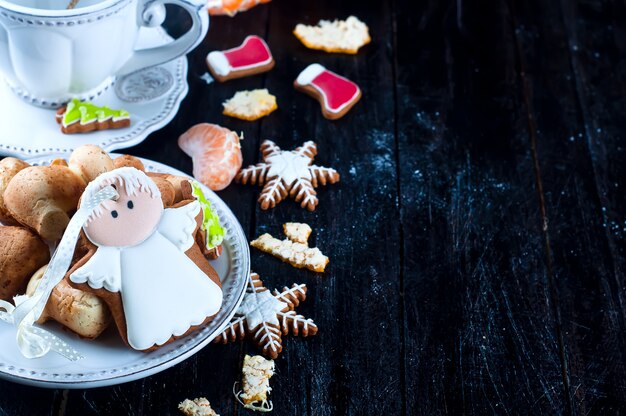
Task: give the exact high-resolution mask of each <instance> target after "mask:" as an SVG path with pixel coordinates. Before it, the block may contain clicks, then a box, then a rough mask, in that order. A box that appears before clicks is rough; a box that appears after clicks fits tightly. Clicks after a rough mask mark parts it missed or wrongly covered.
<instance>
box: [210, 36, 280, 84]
mask: <svg viewBox="0 0 626 416" xmlns="http://www.w3.org/2000/svg"><path fill="white" fill-rule="evenodd" d="M206 63H207V66H208V67H209V71H210V72H211V75H213V77H214V78H215V79H216V80H218V81H219V82H224V81H228V80H229V79H235V78H242V77H247V76H250V75H256V74H261V73H263V72H267V71H269V70H270V69H272V68H274V58H273V57H272V52H270V48H269V46H267V43H265V41H264V40H263V39H261V38H260V37H258V36H254V35H252V36H248V37H247V38H245V39H244V41H243V43H242V44H241V45H239V46H237V47H236V48H232V49H228V50H225V51H213V52H211V53H209V54H208V55H207V58H206Z"/></svg>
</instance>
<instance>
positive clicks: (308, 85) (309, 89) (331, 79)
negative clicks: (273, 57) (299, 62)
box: [293, 64, 361, 120]
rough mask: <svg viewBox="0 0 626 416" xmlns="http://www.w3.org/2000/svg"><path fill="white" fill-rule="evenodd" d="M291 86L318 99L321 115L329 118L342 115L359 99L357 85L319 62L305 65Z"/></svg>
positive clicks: (337, 117)
mask: <svg viewBox="0 0 626 416" xmlns="http://www.w3.org/2000/svg"><path fill="white" fill-rule="evenodd" d="M293 86H294V87H295V88H296V89H297V90H298V91H302V92H303V93H305V94H307V95H310V96H311V97H313V98H315V99H316V100H317V101H319V103H320V105H321V106H322V115H323V116H324V117H325V118H327V119H329V120H337V119H339V118H341V117H343V116H344V115H346V113H347V112H348V111H350V109H351V108H352V107H354V105H355V104H356V103H357V102H358V101H359V100H360V99H361V89H360V88H359V86H358V85H356V84H355V83H354V82H352V81H350V80H349V79H347V78H344V77H342V76H341V75H338V74H335V73H334V72H332V71H329V70H327V69H326V68H324V67H323V66H322V65H320V64H311V65H309V66H307V67H306V68H305V69H304V71H302V72H301V73H300V75H298V78H296V80H295V81H294V83H293Z"/></svg>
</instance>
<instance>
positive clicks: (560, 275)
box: [0, 0, 626, 416]
mask: <svg viewBox="0 0 626 416" xmlns="http://www.w3.org/2000/svg"><path fill="white" fill-rule="evenodd" d="M350 14H354V15H356V16H358V17H359V18H361V19H362V20H364V21H365V22H366V23H367V24H368V25H369V27H370V30H371V34H372V38H373V42H372V44H370V45H368V46H367V47H365V48H364V49H363V50H362V51H361V52H360V53H359V54H358V55H357V56H347V55H329V54H325V53H322V52H316V51H311V50H308V49H305V48H304V47H303V46H302V45H301V44H300V43H299V42H298V41H297V40H296V38H295V37H294V36H293V35H292V34H291V30H292V29H293V27H294V26H295V25H296V23H298V22H308V23H314V22H317V21H318V19H320V18H335V17H339V18H345V17H347V16H348V15H350ZM181 21H182V20H181ZM182 26H184V24H181V28H182ZM181 28H177V25H173V26H171V30H172V31H173V32H177V30H180V29H181ZM247 34H259V35H261V36H263V37H264V38H266V39H267V41H268V42H269V44H270V46H271V49H272V51H273V53H274V56H275V58H276V61H277V65H276V68H275V69H274V70H273V71H272V72H270V73H268V74H265V75H260V76H255V77H250V78H245V79H241V80H236V81H231V82H228V83H225V84H219V83H213V84H210V85H207V84H205V83H204V82H203V81H202V80H201V79H200V76H201V75H202V74H203V73H205V72H206V67H205V64H204V58H205V56H206V54H207V53H208V52H209V51H211V50H214V49H224V48H227V47H231V46H234V45H236V44H238V43H239V42H240V41H241V40H242V39H243V38H244V36H245V35H247ZM312 62H320V63H322V64H324V65H326V66H327V67H328V68H330V69H333V70H335V71H337V72H339V73H341V74H344V75H346V76H347V77H349V78H350V79H352V80H354V81H356V82H357V83H358V84H359V85H360V86H361V88H362V90H363V93H364V96H363V99H362V101H361V102H360V103H359V104H357V106H356V107H355V108H354V109H353V110H352V111H351V112H350V113H349V114H348V115H347V116H346V117H344V118H343V119H341V120H339V121H328V120H326V119H324V118H323V117H322V116H321V113H320V110H319V106H318V104H317V102H315V101H313V100H312V99H310V98H309V97H307V96H305V95H303V94H301V93H299V92H297V91H295V90H294V89H293V87H292V81H293V79H294V78H295V77H296V75H297V74H298V73H299V71H300V70H301V69H303V68H304V67H305V66H306V65H307V64H309V63H312ZM189 64H190V65H189V77H188V79H189V86H190V90H189V94H188V96H187V98H186V99H185V101H184V102H183V104H182V106H181V108H180V111H179V114H178V116H177V117H176V118H175V120H174V121H172V122H171V123H170V124H169V125H168V126H167V127H165V128H164V129H162V130H161V131H159V132H157V133H154V134H152V135H151V136H150V137H149V138H148V140H146V141H145V142H144V143H143V144H141V145H140V146H137V147H134V148H131V149H128V153H130V154H133V155H138V156H143V157H147V158H150V159H154V160H158V161H160V162H164V163H167V164H169V165H171V166H174V167H176V168H180V169H182V170H184V171H186V172H191V166H192V165H191V161H190V159H189V158H188V157H187V156H185V155H184V154H183V153H182V152H181V151H180V150H179V148H178V146H177V143H176V139H177V138H178V136H179V135H180V134H181V133H182V132H184V131H185V130H186V129H187V128H188V127H190V126H191V125H193V124H195V123H199V122H207V121H208V122H214V123H219V124H221V125H224V126H227V127H229V128H231V129H233V130H236V131H243V132H244V135H245V140H244V141H243V144H242V147H243V154H244V163H245V164H249V163H254V162H256V161H257V160H258V158H259V154H258V149H259V144H260V142H261V140H263V139H266V138H270V139H273V140H275V141H276V142H277V143H278V144H279V145H280V146H282V147H284V148H291V147H295V146H297V145H299V144H300V143H302V142H303V141H305V140H309V139H313V140H315V141H316V142H317V143H318V146H319V151H320V155H319V157H318V161H319V163H321V164H325V165H328V166H334V167H335V168H336V169H338V170H339V171H340V172H341V174H342V179H341V183H340V184H338V185H333V186H330V187H327V188H323V189H321V190H320V191H319V196H320V205H319V207H318V209H317V211H316V212H314V213H309V212H306V211H304V210H302V209H300V208H299V207H298V206H297V205H296V204H295V203H294V202H293V201H285V202H283V203H282V204H280V205H279V206H278V207H277V208H276V209H273V210H271V211H261V210H260V209H259V207H258V205H257V204H256V202H255V200H256V198H257V196H258V193H259V190H258V188H255V187H248V186H240V185H231V186H230V187H229V188H228V189H227V190H225V191H223V192H220V193H219V195H220V196H221V197H222V198H223V199H224V200H225V201H226V202H227V203H228V204H229V205H230V206H231V208H232V209H233V211H234V212H235V214H236V215H237V217H238V218H239V221H240V222H241V224H242V226H243V228H244V230H245V231H246V233H247V234H248V237H250V238H254V237H255V236H258V235H259V234H261V233H263V232H270V233H272V234H274V235H280V233H281V232H280V229H281V224H282V223H284V222H286V221H303V222H307V223H309V224H311V225H312V227H313V228H314V234H313V236H314V237H313V243H314V244H316V245H317V246H319V247H320V248H321V249H322V250H323V251H324V252H326V253H327V254H329V255H330V257H331V263H330V267H329V268H328V270H327V273H325V274H323V275H321V274H314V273H311V272H306V271H302V270H296V269H293V268H291V267H289V266H288V265H286V264H283V263H281V262H279V261H278V260H276V259H274V258H272V257H270V256H268V255H265V254H261V253H259V252H258V251H256V250H254V251H252V264H253V267H254V270H255V271H257V272H258V273H259V274H260V275H261V276H262V278H263V279H264V281H265V282H266V283H267V285H268V286H269V287H276V286H281V285H285V284H291V283H294V282H303V283H307V284H308V285H309V290H310V291H309V294H310V297H309V299H308V300H307V301H306V302H304V303H303V304H302V305H301V306H300V308H299V311H300V312H301V313H303V314H304V315H306V316H308V317H311V318H313V319H314V320H315V321H316V323H317V324H318V325H319V327H320V331H319V334H318V335H317V336H316V337H314V338H309V339H302V338H292V337H286V339H285V345H284V347H285V349H284V352H283V353H282V355H281V356H280V358H279V359H278V360H277V362H276V366H277V370H278V373H277V375H276V376H275V377H274V378H273V379H272V381H271V384H272V387H273V392H272V400H273V402H274V407H275V410H274V412H273V414H274V415H276V416H278V415H307V414H314V415H344V414H350V415H357V414H367V415H398V414H407V415H413V414H424V415H434V414H450V415H458V414H475V415H483V414H502V415H508V414H533V415H540V414H577V415H578V414H580V415H583V414H585V415H586V414H595V415H612V414H623V412H624V410H626V336H625V334H626V281H625V276H624V270H625V268H626V253H625V244H624V240H625V237H626V210H625V208H624V207H625V206H626V198H625V192H624V187H625V186H626V181H625V176H626V168H625V162H626V155H625V146H626V142H625V140H624V136H625V135H626V133H625V132H624V125H625V120H626V3H625V2H624V1H623V0H622V1H618V0H615V1H612V0H598V1H590V0H572V1H567V0H553V1H545V0H526V1H515V0H509V1H507V0H495V1H490V2H487V1H476V2H469V1H468V2H464V1H462V0H457V1H454V0H453V1H450V0H429V1H399V0H398V1H371V2H362V1H356V0H316V1H304V0H301V1H289V0H274V1H273V2H272V3H271V4H270V5H267V6H260V7H257V8H256V9H254V10H252V11H249V12H247V13H243V14H240V15H238V16H236V17H235V18H233V19H231V18H228V17H220V18H214V19H212V22H211V28H210V30H209V34H208V36H207V38H206V40H205V41H204V42H203V43H202V44H201V46H200V47H199V48H198V49H197V50H196V51H194V52H193V53H192V54H191V55H190V57H189ZM259 87H265V88H268V89H269V90H270V91H271V92H272V93H274V94H275V95H276V96H277V97H278V103H279V107H280V109H279V110H278V111H276V112H275V113H273V114H272V115H271V116H269V117H267V118H264V119H262V120H261V121H258V122H254V123H250V122H240V121H237V120H234V119H231V118H227V117H225V116H222V115H221V103H222V101H223V100H224V99H226V98H228V97H230V96H232V95H233V93H234V92H235V91H237V90H242V89H252V88H259ZM255 351H256V350H255V348H254V347H253V346H252V345H251V344H249V343H241V344H240V343H236V344H231V345H227V346H222V345H210V346H208V347H207V348H205V349H204V350H203V351H201V352H200V353H198V354H196V355H195V356H194V357H192V358H190V359H188V360H186V361H185V362H183V363H181V364H179V365H177V366H175V367H174V368H172V369H170V370H167V371H164V372H162V373H160V374H158V375H155V376H152V377H148V378H146V379H144V380H141V381H136V382H132V383H128V384H124V385H120V386H116V387H111V388H100V389H93V390H45V389H39V388H30V387H23V386H19V385H15V384H12V383H8V382H4V381H2V382H0V415H3V416H4V415H46V414H49V415H92V414H94V415H95V414H111V415H126V414H128V415H131V414H132V415H143V414H145V415H166V414H177V410H176V406H177V404H178V403H179V402H180V401H182V400H183V399H185V398H194V397H198V396H206V397H207V398H209V400H210V401H211V403H213V405H214V407H215V408H216V410H217V411H218V412H219V413H220V414H222V415H232V414H248V411H246V410H243V408H242V407H241V406H240V405H239V404H238V403H237V402H236V401H235V399H234V397H233V395H232V393H231V391H232V385H233V382H234V381H235V380H238V379H239V377H240V370H241V363H242V358H243V355H244V354H246V353H254V352H255Z"/></svg>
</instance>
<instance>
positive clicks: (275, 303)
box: [237, 290, 287, 329]
mask: <svg viewBox="0 0 626 416" xmlns="http://www.w3.org/2000/svg"><path fill="white" fill-rule="evenodd" d="M285 308H287V304H286V303H284V302H281V301H279V300H278V299H276V298H275V297H274V296H273V295H272V293H271V292H270V291H269V290H266V291H264V292H257V293H255V295H254V296H246V297H244V298H243V302H241V306H239V309H238V310H237V313H238V314H241V315H244V316H245V317H246V322H247V324H248V328H250V329H254V328H256V327H257V326H259V325H260V324H262V323H263V322H266V323H268V324H272V325H277V326H278V325H279V322H278V318H277V314H278V313H279V312H280V311H282V310H283V309H285Z"/></svg>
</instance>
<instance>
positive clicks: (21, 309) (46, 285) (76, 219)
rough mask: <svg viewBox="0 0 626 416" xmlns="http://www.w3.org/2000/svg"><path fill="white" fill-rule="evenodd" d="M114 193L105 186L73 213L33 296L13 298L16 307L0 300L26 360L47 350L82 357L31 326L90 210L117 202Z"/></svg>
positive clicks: (1, 317)
mask: <svg viewBox="0 0 626 416" xmlns="http://www.w3.org/2000/svg"><path fill="white" fill-rule="evenodd" d="M117 197H118V194H117V191H116V190H115V188H113V187H112V186H110V185H109V186H106V187H104V188H102V189H101V190H100V191H99V192H97V193H96V194H95V195H94V196H93V197H92V198H90V199H89V200H88V201H82V203H81V207H80V209H79V210H78V211H77V212H76V214H74V216H73V217H72V219H71V220H70V223H69V224H68V226H67V229H66V230H65V233H64V234H63V238H62V239H61V242H60V243H59V245H58V247H57V249H56V251H55V252H54V254H53V255H52V259H50V263H49V264H48V268H47V269H46V272H45V273H44V275H43V277H42V278H41V281H40V282H39V285H38V286H37V289H36V290H35V293H33V295H32V296H30V297H27V296H16V297H15V299H14V300H15V306H13V305H11V304H10V303H8V302H4V301H0V309H4V310H5V312H3V311H1V310H0V320H2V321H5V322H8V323H9V324H12V325H15V326H17V345H18V347H19V349H20V351H21V353H22V354H23V355H24V356H25V357H26V358H39V357H43V356H44V355H46V354H47V353H48V352H49V351H50V350H52V351H54V352H57V353H59V354H61V355H62V356H63V357H65V358H67V359H68V360H71V361H77V360H80V359H81V358H83V357H82V356H81V355H80V354H79V353H78V352H77V351H76V350H75V349H73V348H72V347H70V346H69V345H68V344H67V343H66V342H65V341H62V340H61V339H60V338H59V337H57V336H55V335H53V334H51V333H50V332H48V331H45V330H43V329H41V328H38V327H35V326H33V324H34V323H35V322H36V321H37V319H39V317H40V316H41V313H42V312H43V309H44V308H45V307H46V304H47V303H48V299H49V298H50V294H51V293H52V290H53V289H54V287H55V286H56V285H57V284H59V282H60V281H61V280H62V279H63V277H64V276H65V273H66V272H67V270H68V269H69V267H70V264H71V263H72V258H73V256H74V249H75V247H76V241H77V240H78V236H79V235H80V231H81V229H82V228H83V224H84V223H85V222H86V221H87V219H88V218H89V217H90V216H91V214H92V213H93V210H94V209H95V208H96V207H97V206H98V205H100V204H101V203H102V202H103V201H106V200H109V199H116V198H117Z"/></svg>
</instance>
